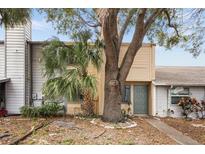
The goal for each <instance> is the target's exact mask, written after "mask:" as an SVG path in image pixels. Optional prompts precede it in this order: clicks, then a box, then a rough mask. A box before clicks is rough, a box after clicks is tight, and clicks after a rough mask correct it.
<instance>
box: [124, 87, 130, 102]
mask: <svg viewBox="0 0 205 154" xmlns="http://www.w3.org/2000/svg"><path fill="white" fill-rule="evenodd" d="M123 90H124V91H123V96H122V101H123V103H129V102H130V92H131V88H130V86H129V85H125V86H124V89H123Z"/></svg>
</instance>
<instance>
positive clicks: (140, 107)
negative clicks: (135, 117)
mask: <svg viewBox="0 0 205 154" xmlns="http://www.w3.org/2000/svg"><path fill="white" fill-rule="evenodd" d="M147 93H148V88H147V85H136V86H134V114H147V113H148V94H147Z"/></svg>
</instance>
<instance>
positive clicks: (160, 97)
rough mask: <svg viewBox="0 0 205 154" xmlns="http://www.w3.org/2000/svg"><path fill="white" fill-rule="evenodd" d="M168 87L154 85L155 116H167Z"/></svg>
mask: <svg viewBox="0 0 205 154" xmlns="http://www.w3.org/2000/svg"><path fill="white" fill-rule="evenodd" d="M167 110H168V87H162V86H157V87H156V116H167Z"/></svg>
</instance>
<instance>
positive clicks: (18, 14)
mask: <svg viewBox="0 0 205 154" xmlns="http://www.w3.org/2000/svg"><path fill="white" fill-rule="evenodd" d="M30 16H31V9H19V8H12V9H9V8H5V9H4V8H1V9H0V26H2V24H4V26H5V27H9V26H10V27H13V26H14V25H18V24H25V23H26V22H27V19H29V18H30Z"/></svg>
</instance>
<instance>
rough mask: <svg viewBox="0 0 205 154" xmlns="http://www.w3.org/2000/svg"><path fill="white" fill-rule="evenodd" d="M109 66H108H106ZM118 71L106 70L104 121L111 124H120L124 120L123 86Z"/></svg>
mask: <svg viewBox="0 0 205 154" xmlns="http://www.w3.org/2000/svg"><path fill="white" fill-rule="evenodd" d="M106 65H107V64H106ZM116 74H118V70H113V69H112V68H107V67H106V68H105V88H104V91H105V96H104V110H103V120H104V121H109V122H119V121H121V120H122V114H121V100H122V96H121V86H120V85H121V84H120V81H119V80H118V79H117V78H113V77H115V76H116Z"/></svg>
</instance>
